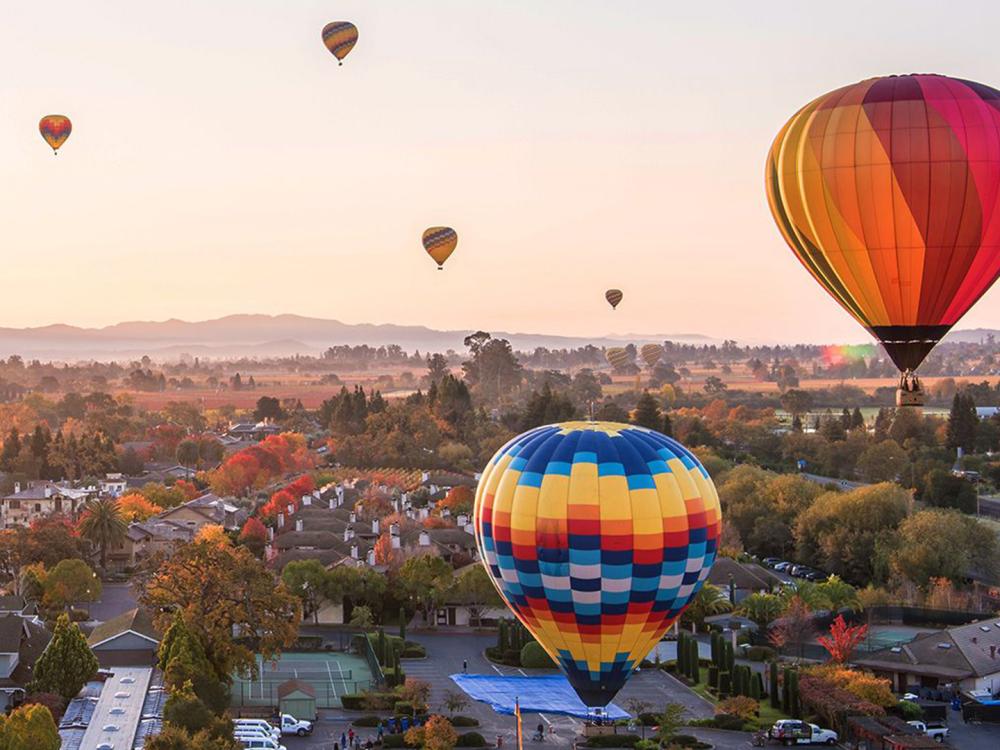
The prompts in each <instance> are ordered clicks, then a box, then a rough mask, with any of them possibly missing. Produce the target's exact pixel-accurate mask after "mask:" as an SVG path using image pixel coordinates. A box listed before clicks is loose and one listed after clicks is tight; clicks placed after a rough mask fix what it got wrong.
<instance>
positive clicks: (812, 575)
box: [803, 568, 830, 581]
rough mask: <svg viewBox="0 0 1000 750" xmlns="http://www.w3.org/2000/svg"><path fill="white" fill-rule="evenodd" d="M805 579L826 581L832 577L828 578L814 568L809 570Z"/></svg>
mask: <svg viewBox="0 0 1000 750" xmlns="http://www.w3.org/2000/svg"><path fill="white" fill-rule="evenodd" d="M803 577H804V578H805V579H806V580H807V581H825V580H826V579H827V578H829V577H830V576H828V575H827V574H826V573H824V572H823V571H822V570H816V569H815V568H813V569H812V570H809V571H808V572H806V574H805V576H803Z"/></svg>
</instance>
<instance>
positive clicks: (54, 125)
mask: <svg viewBox="0 0 1000 750" xmlns="http://www.w3.org/2000/svg"><path fill="white" fill-rule="evenodd" d="M38 132H40V133H41V134H42V138H44V139H45V142H46V143H47V144H49V146H50V147H51V148H52V151H53V152H54V153H56V154H58V153H59V149H60V147H61V146H62V145H63V144H64V143H65V142H66V139H67V138H69V134H70V133H72V132H73V123H71V122H70V121H69V118H68V117H66V116H65V115H45V117H43V118H42V119H41V120H40V121H39V123H38Z"/></svg>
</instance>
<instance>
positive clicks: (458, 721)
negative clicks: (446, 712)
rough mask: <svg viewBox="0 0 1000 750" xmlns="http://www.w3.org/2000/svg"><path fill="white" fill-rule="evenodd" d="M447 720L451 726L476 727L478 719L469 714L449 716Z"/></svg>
mask: <svg viewBox="0 0 1000 750" xmlns="http://www.w3.org/2000/svg"><path fill="white" fill-rule="evenodd" d="M448 721H450V722H451V725H452V726H453V727H478V726H479V719H474V718H472V717H471V716H462V715H458V716H449V717H448Z"/></svg>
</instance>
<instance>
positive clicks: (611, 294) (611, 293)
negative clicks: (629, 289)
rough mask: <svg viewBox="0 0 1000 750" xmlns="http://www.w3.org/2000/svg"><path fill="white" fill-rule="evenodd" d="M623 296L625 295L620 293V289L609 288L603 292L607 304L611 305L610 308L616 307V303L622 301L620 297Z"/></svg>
mask: <svg viewBox="0 0 1000 750" xmlns="http://www.w3.org/2000/svg"><path fill="white" fill-rule="evenodd" d="M624 296H625V295H624V294H622V290H621V289H609V290H608V291H606V292H605V293H604V299H606V300H607V301H608V304H609V305H611V309H612V310H615V309H617V308H618V303H619V302H621V301H622V297H624Z"/></svg>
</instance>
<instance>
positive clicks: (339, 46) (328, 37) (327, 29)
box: [323, 21, 358, 65]
mask: <svg viewBox="0 0 1000 750" xmlns="http://www.w3.org/2000/svg"><path fill="white" fill-rule="evenodd" d="M357 43H358V27H357V26H355V25H354V24H353V23H351V22H350V21H333V22H331V23H328V24H327V25H326V26H324V27H323V44H325V45H326V48H327V49H328V50H330V54H332V55H333V56H334V57H336V58H337V64H338V65H343V64H344V58H345V57H347V56H348V55H349V54H350V53H351V50H352V49H354V45H355V44H357Z"/></svg>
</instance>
